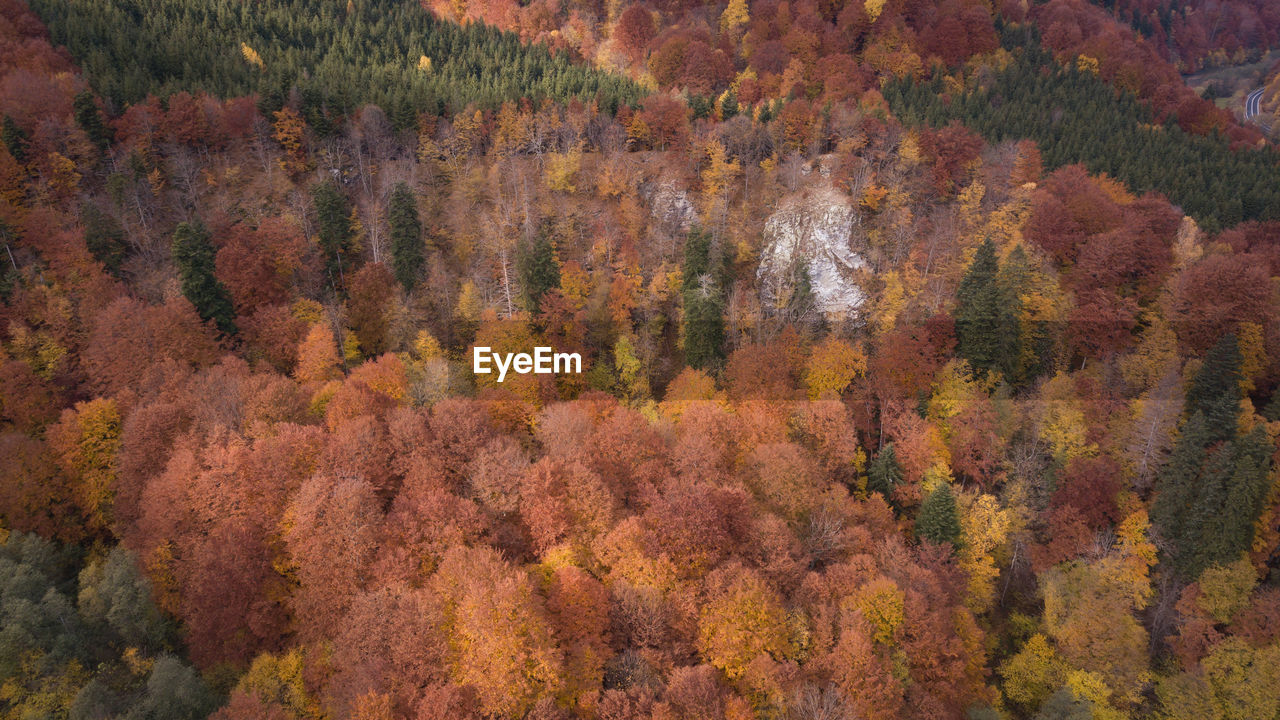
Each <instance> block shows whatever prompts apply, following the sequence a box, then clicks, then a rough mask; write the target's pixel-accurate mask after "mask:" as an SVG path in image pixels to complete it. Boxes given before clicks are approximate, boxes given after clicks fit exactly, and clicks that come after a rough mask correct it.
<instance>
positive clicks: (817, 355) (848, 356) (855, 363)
mask: <svg viewBox="0 0 1280 720" xmlns="http://www.w3.org/2000/svg"><path fill="white" fill-rule="evenodd" d="M866 372H867V356H866V354H864V353H863V352H862V351H861V350H859V349H858V348H856V347H854V346H853V345H851V344H850V343H848V342H846V341H844V340H841V339H840V338H837V337H835V336H828V337H827V339H826V340H823V341H822V342H821V343H819V344H818V345H816V346H814V348H813V352H812V353H811V354H810V355H809V359H808V361H807V362H806V363H805V371H804V382H805V385H806V386H808V390H809V399H810V400H817V399H819V398H823V397H839V396H840V393H842V392H844V390H845V388H847V387H849V384H850V383H852V382H853V379H854V378H856V377H861V376H863V375H865V374H866Z"/></svg>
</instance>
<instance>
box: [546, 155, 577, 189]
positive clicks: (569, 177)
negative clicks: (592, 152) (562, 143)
mask: <svg viewBox="0 0 1280 720" xmlns="http://www.w3.org/2000/svg"><path fill="white" fill-rule="evenodd" d="M546 163H547V165H546V181H547V189H548V190H551V191H552V192H563V193H574V192H577V190H578V185H577V182H578V170H579V169H580V168H581V167H582V147H581V146H580V145H575V146H574V147H573V148H571V149H570V150H569V151H568V152H563V153H550V154H548V155H547V158H546Z"/></svg>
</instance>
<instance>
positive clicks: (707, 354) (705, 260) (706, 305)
mask: <svg viewBox="0 0 1280 720" xmlns="http://www.w3.org/2000/svg"><path fill="white" fill-rule="evenodd" d="M682 272H683V276H682V281H683V287H684V290H683V293H682V296H683V300H684V358H685V362H686V363H687V364H688V365H689V366H690V367H694V368H698V369H702V368H708V367H713V366H715V365H718V364H719V363H720V361H721V360H723V359H724V296H723V295H722V294H721V292H720V288H719V287H718V286H717V283H716V278H715V277H714V276H713V274H712V272H711V233H709V232H707V231H705V230H702V229H701V228H696V227H695V228H694V229H692V230H690V231H689V235H688V237H687V238H686V239H685V245H684V266H683V268H682Z"/></svg>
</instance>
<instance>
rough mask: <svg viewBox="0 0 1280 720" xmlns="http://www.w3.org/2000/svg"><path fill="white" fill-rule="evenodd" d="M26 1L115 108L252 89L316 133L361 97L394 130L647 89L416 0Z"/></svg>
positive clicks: (633, 95) (613, 102) (621, 99)
mask: <svg viewBox="0 0 1280 720" xmlns="http://www.w3.org/2000/svg"><path fill="white" fill-rule="evenodd" d="M31 7H32V9H33V10H35V12H36V13H37V14H39V16H40V17H41V19H43V20H44V22H45V23H46V24H47V25H48V26H49V31H50V34H51V35H52V39H53V42H54V43H55V44H60V45H65V46H66V47H67V49H68V50H70V52H71V53H72V55H73V56H75V57H76V59H77V60H78V61H79V63H80V66H81V68H82V69H83V71H84V72H85V74H86V76H87V77H88V78H89V80H90V82H91V83H92V84H93V86H94V89H95V90H96V91H97V92H98V94H99V95H101V96H103V97H105V98H109V99H110V100H111V101H112V102H114V103H115V104H116V105H117V106H122V105H125V104H128V103H134V102H137V101H139V100H142V99H143V98H145V97H146V96H147V95H149V94H150V95H156V96H159V97H166V96H168V95H170V94H173V93H175V92H178V91H187V92H193V93H194V92H196V91H198V90H203V91H205V92H208V93H210V94H212V95H216V96H220V97H235V96H242V95H250V94H254V93H256V94H258V95H259V96H260V97H261V98H262V101H263V107H264V110H267V111H271V110H275V109H278V108H279V107H280V106H281V105H282V104H283V103H284V101H285V100H286V98H287V96H288V95H289V93H290V92H292V91H293V90H295V89H296V90H297V91H298V92H299V94H300V96H301V101H302V105H303V111H304V115H305V116H306V117H307V120H308V122H310V123H311V124H312V125H313V127H315V128H316V129H317V130H319V131H323V130H324V123H323V122H322V119H323V118H325V117H327V115H328V113H337V114H346V113H348V112H350V111H351V110H353V109H355V108H357V107H359V106H361V105H364V104H367V103H374V104H377V105H379V106H381V107H382V108H383V109H384V110H386V111H387V113H388V115H390V116H391V117H392V118H393V119H394V120H396V121H397V123H398V124H399V125H401V126H402V127H403V126H406V125H409V124H411V123H412V120H413V118H414V117H415V116H416V114H417V113H419V112H429V113H440V112H442V111H444V110H446V109H447V110H451V111H452V110H459V109H461V108H463V107H465V106H466V105H468V104H475V105H478V106H482V107H493V106H496V105H498V104H500V103H502V102H503V101H505V100H514V99H519V98H525V97H527V98H530V99H531V100H534V101H535V102H536V101H540V100H542V99H543V98H550V99H552V100H555V101H557V102H565V101H567V100H569V99H570V98H577V99H579V100H583V101H591V100H597V99H598V100H599V101H600V104H601V106H602V108H605V109H606V110H608V111H609V112H612V111H613V110H614V109H616V108H617V106H618V105H619V104H622V103H633V102H635V101H636V100H638V99H639V98H640V97H641V94H642V90H641V88H640V87H639V86H638V85H636V84H635V83H633V82H631V81H630V80H628V79H627V78H625V77H623V76H621V75H614V74H609V73H604V72H600V71H598V70H594V69H592V68H590V67H588V66H586V65H583V64H580V63H574V62H572V60H571V59H570V58H569V57H568V56H567V55H566V54H564V53H552V52H551V51H550V50H548V49H547V47H546V46H544V45H525V44H523V43H521V41H520V39H519V37H517V36H516V35H515V34H513V33H506V32H501V31H499V30H497V29H494V28H491V27H488V26H486V25H484V24H482V23H472V24H469V25H467V26H465V27H463V26H459V25H457V24H454V23H451V22H447V21H444V20H439V19H437V18H435V17H433V16H432V15H431V14H430V13H428V12H427V11H426V10H425V9H423V8H422V6H421V5H419V4H418V3H416V2H403V1H396V0H359V2H356V1H354V0H353V2H350V3H345V4H344V3H338V2H326V3H319V2H313V1H308V0H256V1H255V2H240V1H239V0H212V1H209V2H206V1H205V0H33V2H32V3H31ZM424 58H425V60H424ZM76 110H77V113H78V114H80V113H87V112H88V108H87V107H84V108H82V107H81V106H80V105H77V108H76Z"/></svg>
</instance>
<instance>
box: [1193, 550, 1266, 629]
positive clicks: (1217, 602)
mask: <svg viewBox="0 0 1280 720" xmlns="http://www.w3.org/2000/svg"><path fill="white" fill-rule="evenodd" d="M1197 582H1198V583H1199V585H1200V596H1199V597H1198V598H1196V607H1199V608H1200V609H1201V610H1203V611H1205V612H1207V613H1209V616H1210V617H1212V618H1213V619H1214V620H1216V621H1218V622H1220V623H1224V624H1225V623H1229V622H1231V619H1232V618H1233V617H1235V615H1236V613H1238V612H1240V611H1241V610H1243V609H1245V608H1246V607H1248V606H1249V594H1250V593H1251V592H1253V587H1254V585H1256V584H1257V583H1258V574H1257V573H1256V572H1255V571H1254V569H1253V565H1252V564H1250V562H1249V560H1248V558H1245V557H1243V556H1242V557H1241V558H1240V559H1239V560H1236V561H1235V562H1233V563H1231V564H1229V565H1214V566H1212V567H1208V568H1205V571H1204V572H1202V573H1200V578H1199V580H1197Z"/></svg>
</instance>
